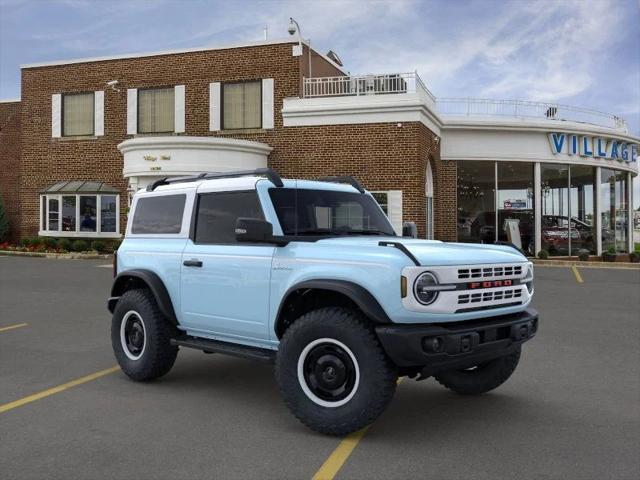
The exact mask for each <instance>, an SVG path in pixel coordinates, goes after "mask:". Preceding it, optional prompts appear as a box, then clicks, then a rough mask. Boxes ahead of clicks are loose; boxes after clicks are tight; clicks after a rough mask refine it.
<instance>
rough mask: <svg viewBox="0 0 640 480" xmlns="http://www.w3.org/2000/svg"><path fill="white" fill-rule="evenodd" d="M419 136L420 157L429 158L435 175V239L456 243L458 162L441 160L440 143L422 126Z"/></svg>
mask: <svg viewBox="0 0 640 480" xmlns="http://www.w3.org/2000/svg"><path fill="white" fill-rule="evenodd" d="M419 136H420V149H421V151H420V157H421V158H429V160H430V161H431V169H432V174H433V183H434V186H433V216H434V221H433V224H434V232H433V233H434V237H435V238H436V239H438V240H445V241H456V240H457V238H458V232H457V226H458V223H457V208H458V207H457V183H458V177H457V175H458V171H457V165H456V162H452V161H448V160H441V159H440V144H439V141H436V139H435V134H434V133H433V132H432V131H431V130H429V129H428V128H427V127H426V126H424V125H422V124H420V132H419ZM425 168H426V167H425Z"/></svg>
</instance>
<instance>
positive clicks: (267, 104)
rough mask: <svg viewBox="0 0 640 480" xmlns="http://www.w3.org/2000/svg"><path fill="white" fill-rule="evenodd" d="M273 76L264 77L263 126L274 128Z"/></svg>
mask: <svg viewBox="0 0 640 480" xmlns="http://www.w3.org/2000/svg"><path fill="white" fill-rule="evenodd" d="M273 103H274V98H273V78H263V79H262V128H273V124H274V111H273V110H274V108H273Z"/></svg>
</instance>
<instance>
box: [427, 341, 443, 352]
mask: <svg viewBox="0 0 640 480" xmlns="http://www.w3.org/2000/svg"><path fill="white" fill-rule="evenodd" d="M422 348H424V349H425V350H426V351H427V352H431V353H439V352H441V351H443V350H444V339H443V338H442V337H427V338H425V339H424V340H422Z"/></svg>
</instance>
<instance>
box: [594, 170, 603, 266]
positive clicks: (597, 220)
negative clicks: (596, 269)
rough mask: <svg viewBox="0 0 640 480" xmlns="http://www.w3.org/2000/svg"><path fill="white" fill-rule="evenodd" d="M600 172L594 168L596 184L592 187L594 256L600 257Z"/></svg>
mask: <svg viewBox="0 0 640 480" xmlns="http://www.w3.org/2000/svg"><path fill="white" fill-rule="evenodd" d="M601 175H602V170H601V168H600V167H596V184H595V185H594V186H593V189H594V193H595V198H596V205H595V217H596V218H595V219H594V220H595V223H594V225H595V229H596V255H602V198H600V193H601V192H600V182H601V180H602V177H601Z"/></svg>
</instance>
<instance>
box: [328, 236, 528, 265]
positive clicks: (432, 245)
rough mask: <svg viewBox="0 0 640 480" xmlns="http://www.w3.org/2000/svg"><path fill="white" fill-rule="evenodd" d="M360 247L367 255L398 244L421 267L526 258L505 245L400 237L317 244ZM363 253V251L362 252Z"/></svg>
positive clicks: (340, 240)
mask: <svg viewBox="0 0 640 480" xmlns="http://www.w3.org/2000/svg"><path fill="white" fill-rule="evenodd" d="M325 242H326V243H331V244H333V245H341V244H342V245H345V247H347V246H349V247H360V248H363V249H366V250H367V251H369V252H370V249H372V248H391V247H383V246H379V245H378V244H379V243H380V242H396V243H401V244H403V245H404V246H405V247H407V249H408V250H409V251H410V252H411V253H412V254H413V256H414V257H416V258H417V259H418V261H419V262H420V264H421V265H428V266H438V265H480V264H487V263H519V262H525V261H526V260H527V259H526V257H525V256H524V255H522V254H521V253H520V252H518V251H517V250H515V249H514V248H512V247H509V246H506V245H490V244H478V243H448V242H441V241H439V240H419V239H415V238H402V237H338V238H330V239H326V240H320V242H319V243H325ZM363 253H364V252H363Z"/></svg>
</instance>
